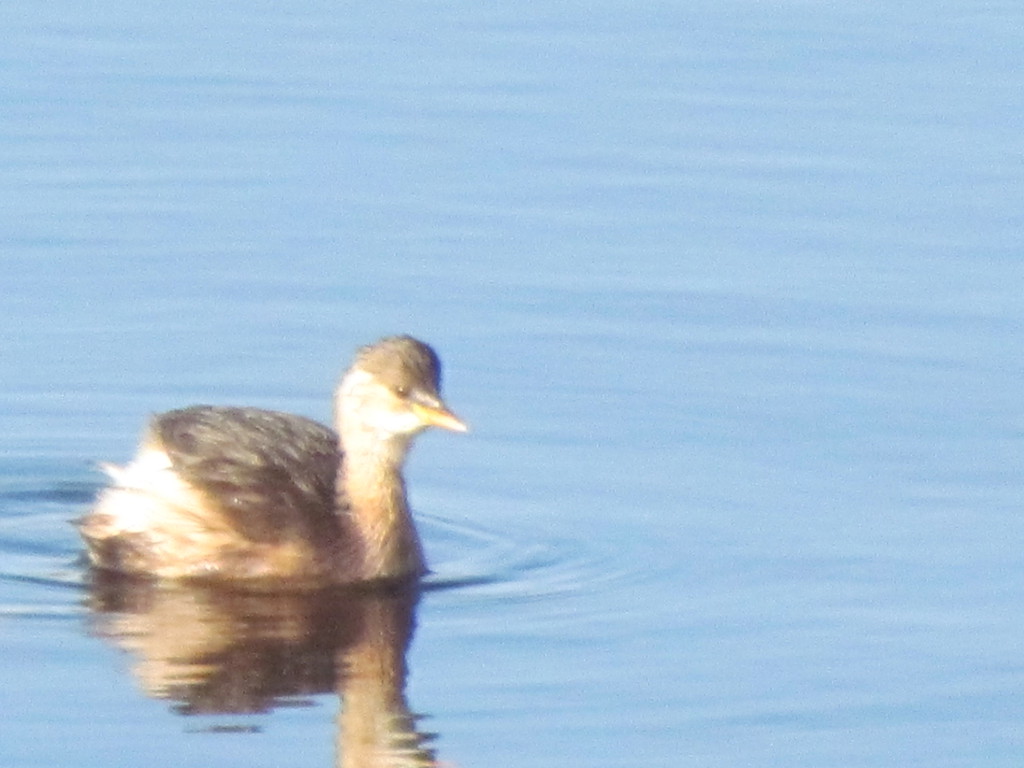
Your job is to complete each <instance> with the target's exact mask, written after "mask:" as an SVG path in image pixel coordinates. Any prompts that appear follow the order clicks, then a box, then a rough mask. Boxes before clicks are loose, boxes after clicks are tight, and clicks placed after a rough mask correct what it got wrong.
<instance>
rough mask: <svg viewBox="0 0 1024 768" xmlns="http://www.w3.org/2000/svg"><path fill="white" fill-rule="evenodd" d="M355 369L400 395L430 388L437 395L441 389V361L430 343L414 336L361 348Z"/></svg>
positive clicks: (398, 337)
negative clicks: (400, 393) (369, 375)
mask: <svg viewBox="0 0 1024 768" xmlns="http://www.w3.org/2000/svg"><path fill="white" fill-rule="evenodd" d="M354 367H356V368H359V369H360V370H363V371H366V372H367V373H369V374H371V375H373V377H374V378H376V379H377V380H378V381H380V382H381V383H382V384H385V385H387V386H389V387H391V388H392V389H394V390H396V391H399V392H410V391H412V390H414V389H427V390H429V391H432V392H433V393H437V392H438V390H439V388H440V386H441V360H440V358H438V356H437V353H436V352H435V351H434V350H433V349H432V348H431V347H430V345H429V344H425V343H423V342H422V341H419V340H418V339H414V338H413V337H412V336H388V337H387V338H384V339H381V340H380V341H378V342H376V343H374V344H370V345H367V346H365V347H361V348H360V349H359V351H358V352H357V353H356V360H355V365H354Z"/></svg>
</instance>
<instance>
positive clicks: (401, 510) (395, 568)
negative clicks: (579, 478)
mask: <svg viewBox="0 0 1024 768" xmlns="http://www.w3.org/2000/svg"><path fill="white" fill-rule="evenodd" d="M342 442H343V445H344V458H343V460H342V464H341V468H340V470H339V473H340V475H339V478H338V493H339V494H340V495H341V496H342V498H341V499H339V508H341V509H346V508H347V510H348V520H349V522H350V523H351V524H352V525H353V526H354V528H355V531H354V533H355V535H356V537H357V540H358V542H359V546H360V548H361V552H360V559H361V561H362V571H363V573H362V576H363V578H366V579H387V578H398V577H403V576H409V575H418V574H420V573H422V572H423V571H424V570H425V565H424V560H423V550H422V547H421V545H420V540H419V535H418V534H417V533H416V527H415V525H414V524H413V520H412V515H411V514H410V512H409V503H408V500H407V498H406V493H405V481H404V480H403V479H402V465H403V464H404V462H405V456H406V453H407V452H408V448H409V440H408V439H398V438H393V439H390V440H382V439H381V437H380V436H379V435H378V434H376V433H373V432H370V431H369V430H361V431H356V432H354V433H353V431H351V430H350V431H349V432H347V433H346V434H345V436H344V437H343V441H342Z"/></svg>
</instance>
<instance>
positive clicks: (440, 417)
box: [410, 401, 469, 432]
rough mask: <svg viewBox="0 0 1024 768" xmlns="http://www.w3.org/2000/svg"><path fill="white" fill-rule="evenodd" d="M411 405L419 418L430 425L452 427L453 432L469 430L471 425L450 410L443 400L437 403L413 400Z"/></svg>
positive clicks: (444, 427)
mask: <svg viewBox="0 0 1024 768" xmlns="http://www.w3.org/2000/svg"><path fill="white" fill-rule="evenodd" d="M410 405H411V406H412V412H413V413H415V414H416V415H417V416H418V417H419V420H420V421H422V422H423V423H424V424H425V425H426V426H428V427H440V428H441V429H450V430H451V431H452V432H468V431H469V427H468V426H466V422H464V421H463V420H462V419H460V418H459V417H458V416H456V415H455V414H454V413H452V412H451V411H449V410H448V409H447V408H446V407H445V406H444V404H443V403H441V402H438V403H436V404H435V403H418V402H416V401H413V402H412V403H410Z"/></svg>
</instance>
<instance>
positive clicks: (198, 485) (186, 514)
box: [78, 336, 467, 588]
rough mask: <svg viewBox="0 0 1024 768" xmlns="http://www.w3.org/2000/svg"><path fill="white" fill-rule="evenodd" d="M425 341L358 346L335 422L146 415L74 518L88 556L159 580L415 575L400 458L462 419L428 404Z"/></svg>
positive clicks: (195, 412) (436, 368) (343, 579)
mask: <svg viewBox="0 0 1024 768" xmlns="http://www.w3.org/2000/svg"><path fill="white" fill-rule="evenodd" d="M440 378H441V363H440V360H439V358H438V356H437V353H436V352H434V350H433V349H432V348H431V347H430V346H429V345H427V344H425V343H423V342H422V341H418V340H416V339H414V338H412V337H410V336H392V337H388V338H385V339H381V340H380V341H378V342H376V343H375V344H372V345H369V346H366V347H363V348H361V349H360V350H359V351H358V352H357V354H356V357H355V361H354V362H353V363H352V366H351V367H350V368H349V369H348V371H346V373H345V374H344V375H343V376H342V378H341V381H340V383H339V384H338V387H337V390H336V392H335V397H334V426H335V430H331V429H329V428H328V427H326V426H324V425H322V424H319V423H317V422H315V421H312V420H310V419H306V418H304V417H302V416H295V415H291V414H287V413H280V412H277V411H268V410H262V409H258V408H236V407H225V406H213V405H196V406H191V407H188V408H183V409H180V410H173V411H169V412H167V413H163V414H159V415H157V416H154V417H153V418H152V419H151V421H150V423H149V425H148V428H147V429H146V430H145V433H144V435H143V438H142V440H141V443H140V445H139V449H138V452H137V453H136V455H135V457H134V458H133V459H132V460H131V461H130V462H129V463H128V464H126V465H125V466H113V465H104V469H105V470H106V472H107V473H108V474H109V475H110V477H111V480H112V482H111V484H110V485H109V486H108V487H106V488H105V489H104V490H103V491H102V492H101V493H100V495H99V497H98V498H97V500H96V503H95V505H94V506H93V508H92V509H91V510H90V511H89V512H88V513H87V514H86V515H85V517H83V518H82V519H81V520H79V521H78V526H79V530H80V532H81V535H82V537H83V539H84V540H85V544H86V551H87V555H88V558H89V561H90V563H91V564H92V565H93V566H94V567H96V568H98V569H101V570H104V571H113V572H120V573H125V574H134V575H144V576H152V577H157V578H167V579H208V580H224V581H232V582H242V583H248V584H259V585H261V587H264V588H276V586H281V587H283V588H284V587H294V586H304V585H309V586H322V585H330V584H345V583H353V582H361V581H370V580H378V579H392V580H395V579H408V578H415V577H418V576H420V575H422V574H423V573H425V572H426V564H425V560H424V556H423V549H422V546H421V544H420V539H419V535H418V534H417V532H416V527H415V524H414V523H413V519H412V516H411V514H410V511H409V503H408V498H407V495H406V489H405V481H404V480H403V477H402V466H403V464H404V461H405V458H406V455H407V453H408V451H409V448H410V447H411V444H412V440H413V438H414V437H415V436H416V435H417V434H418V433H419V432H421V431H423V430H424V429H425V428H426V427H429V426H435V427H441V428H443V429H448V430H452V431H455V432H464V431H466V429H467V427H466V425H465V423H464V422H463V421H461V420H460V419H459V418H458V417H457V416H456V415H455V414H454V413H452V411H451V410H449V409H448V407H447V406H446V405H445V403H444V401H443V400H442V399H441V395H440Z"/></svg>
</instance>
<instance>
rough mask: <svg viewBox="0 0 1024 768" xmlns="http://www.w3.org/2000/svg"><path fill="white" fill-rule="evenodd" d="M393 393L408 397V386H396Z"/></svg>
mask: <svg viewBox="0 0 1024 768" xmlns="http://www.w3.org/2000/svg"><path fill="white" fill-rule="evenodd" d="M395 394H396V395H398V396H399V397H408V396H409V388H408V387H406V386H397V387H395Z"/></svg>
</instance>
